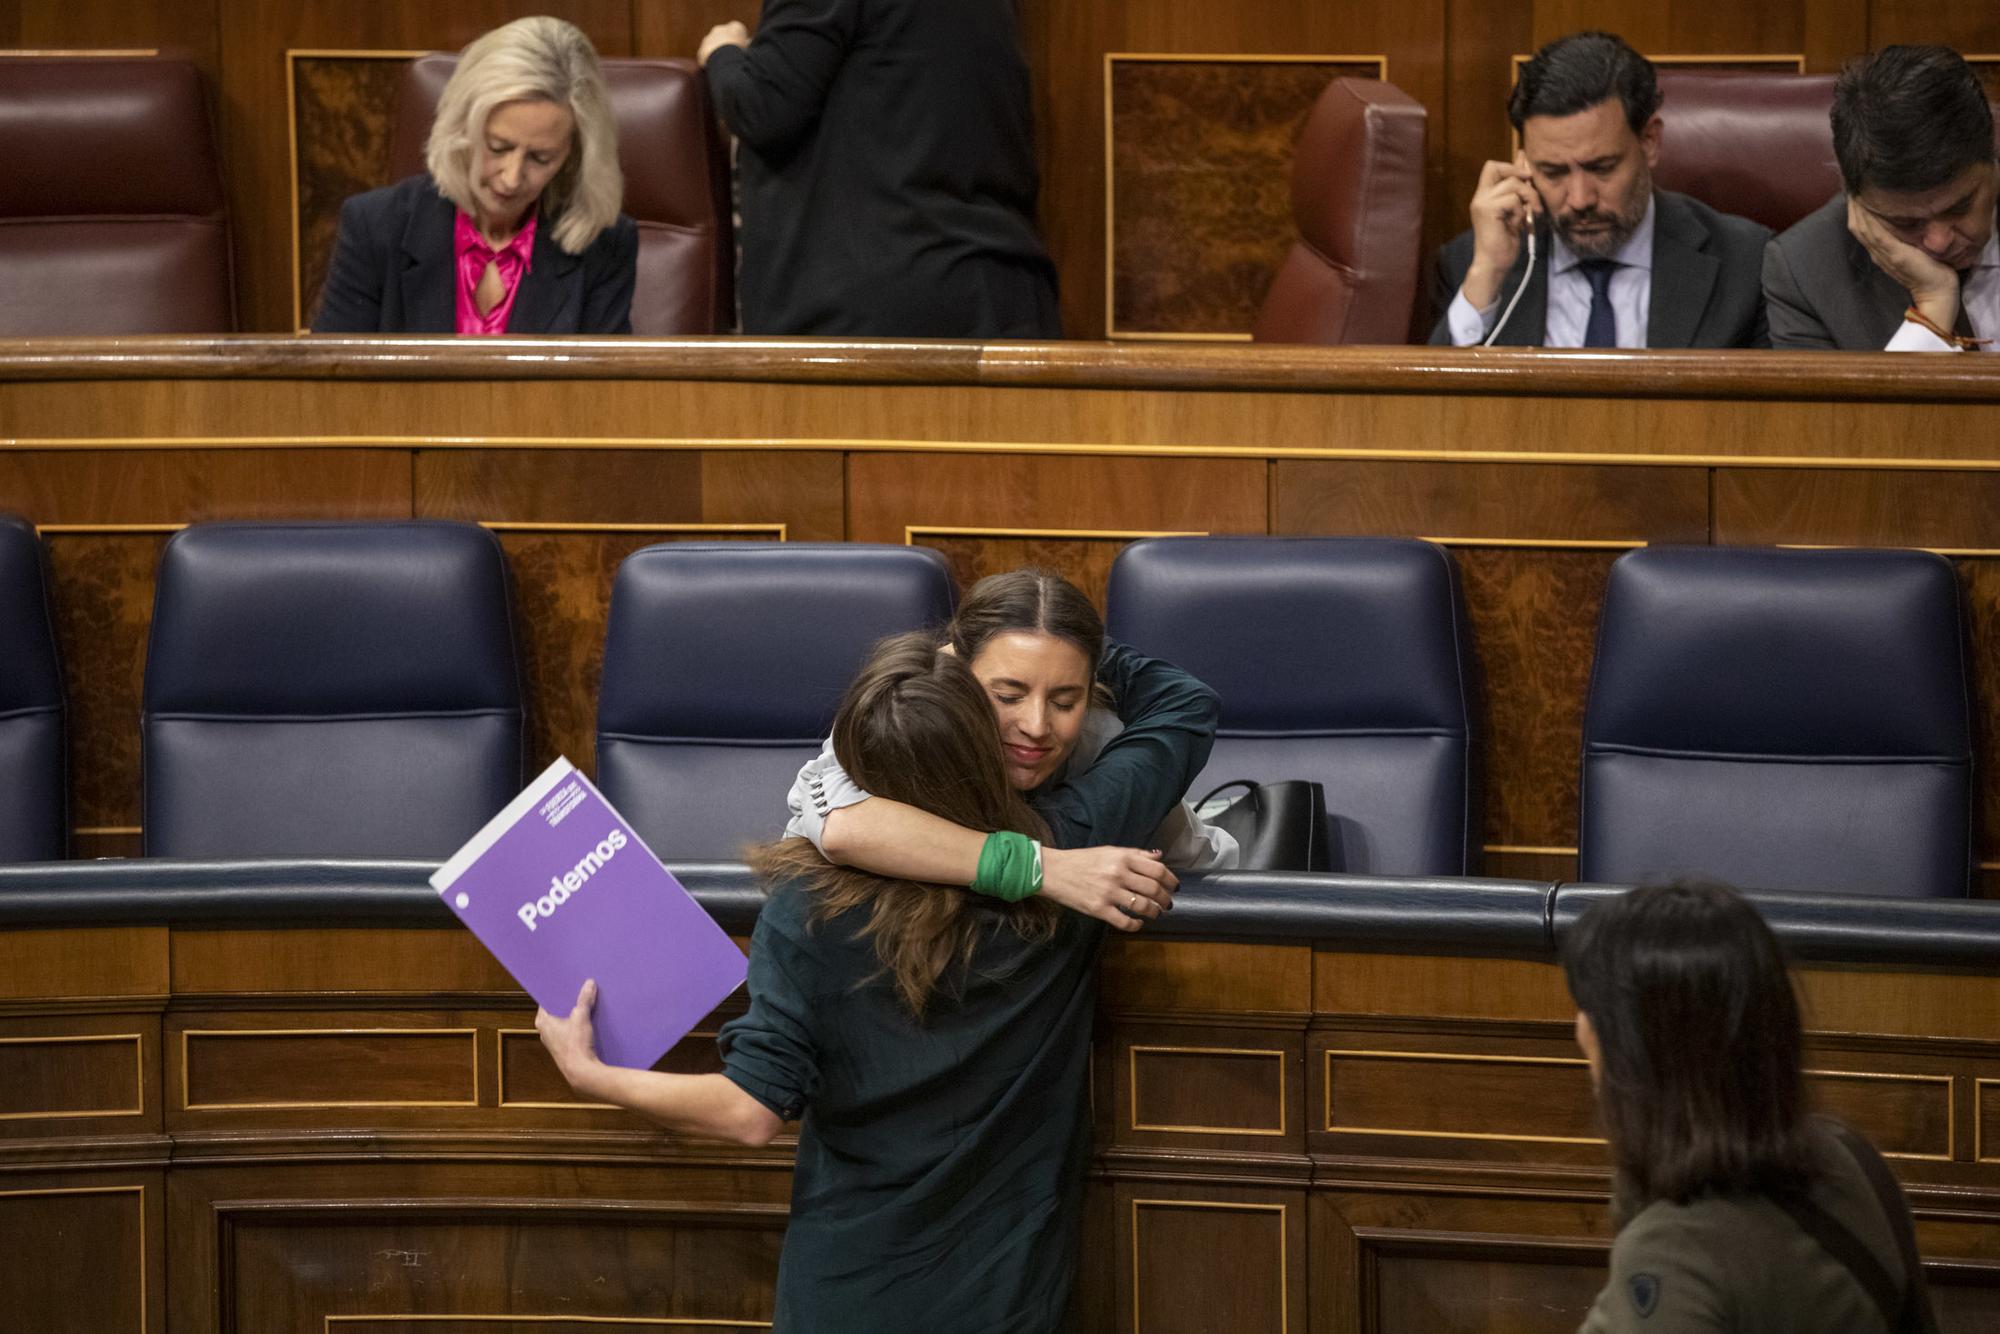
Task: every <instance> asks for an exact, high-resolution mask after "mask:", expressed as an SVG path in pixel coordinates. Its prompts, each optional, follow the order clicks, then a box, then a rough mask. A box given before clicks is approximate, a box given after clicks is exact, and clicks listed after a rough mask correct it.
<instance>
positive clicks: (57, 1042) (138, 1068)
mask: <svg viewBox="0 0 2000 1334" xmlns="http://www.w3.org/2000/svg"><path fill="white" fill-rule="evenodd" d="M78 1042H129V1043H131V1044H132V1054H133V1062H132V1101H133V1104H134V1105H133V1106H131V1107H129V1108H126V1107H119V1108H114V1109H112V1110H110V1111H83V1112H0V1121H77V1120H85V1119H94V1118H96V1117H100V1116H106V1117H109V1116H144V1115H145V1114H146V1038H145V1035H144V1034H143V1033H70V1034H46V1035H44V1034H37V1035H35V1036H33V1037H19V1038H0V1047H22V1046H43V1047H48V1046H66V1045H70V1044H73V1043H78Z"/></svg>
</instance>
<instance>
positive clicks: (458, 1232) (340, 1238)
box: [221, 1196, 784, 1334]
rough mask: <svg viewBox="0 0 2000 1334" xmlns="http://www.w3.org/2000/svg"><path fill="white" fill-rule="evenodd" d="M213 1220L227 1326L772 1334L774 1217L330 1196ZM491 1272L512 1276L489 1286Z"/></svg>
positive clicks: (629, 1206)
mask: <svg viewBox="0 0 2000 1334" xmlns="http://www.w3.org/2000/svg"><path fill="white" fill-rule="evenodd" d="M224 1218H225V1223H224V1229H225V1231H224V1244H225V1247H226V1252H225V1253H226V1256H227V1269H226V1271H225V1272H226V1273H227V1274H228V1275H229V1279H230V1283H229V1287H228V1289H227V1290H226V1291H224V1292H223V1293H222V1294H221V1301H222V1305H223V1309H224V1310H225V1311H227V1312H228V1315H229V1318H228V1321H227V1324H226V1326H225V1327H227V1328H235V1329H243V1330H303V1329H308V1328H310V1329H312V1330H315V1331H318V1330H321V1329H324V1330H326V1331H328V1332H329V1334H354V1331H355V1329H356V1328H357V1327H358V1328H359V1329H361V1330H367V1331H369V1334H377V1332H378V1331H383V1330H401V1329H409V1328H411V1327H412V1326H414V1327H415V1328H416V1329H419V1330H422V1331H424V1334H429V1332H430V1331H432V1330H434V1329H436V1327H437V1326H436V1323H435V1322H434V1321H432V1320H428V1319H426V1320H422V1321H418V1320H416V1319H415V1317H417V1316H447V1317H451V1316H456V1317H460V1318H462V1319H463V1320H464V1321H465V1322H466V1323H467V1324H468V1325H475V1324H476V1327H477V1328H478V1329H479V1330H480V1331H481V1334H488V1332H489V1331H492V1330H496V1329H497V1330H506V1329H508V1328H509V1327H510V1325H512V1326H513V1327H514V1328H517V1329H529V1330H533V1331H535V1332H536V1334H540V1332H541V1331H543V1330H546V1329H547V1328H549V1325H548V1323H547V1321H548V1319H549V1318H553V1317H560V1318H565V1319H570V1320H576V1321H578V1322H579V1323H584V1324H587V1325H588V1327H589V1329H590V1330H591V1331H593V1334H595V1332H596V1331H603V1330H607V1329H609V1330H618V1329H632V1330H643V1329H646V1328H648V1327H651V1328H667V1329H672V1330H674V1331H676V1332H677V1334H678V1331H682V1330H687V1329H690V1328H692V1329H693V1330H697V1331H702V1334H709V1332H710V1331H714V1334H748V1331H751V1330H756V1329H765V1328H769V1325H770V1316H771V1290H772V1284H773V1281H774V1279H775V1276H776V1273H777V1259H778V1247H779V1243H780V1240H781V1238H782V1235H783V1227H784V1216H783V1213H782V1211H779V1212H776V1213H775V1216H774V1214H773V1212H772V1211H768V1210H761V1209H758V1210H752V1209H725V1208H714V1207H711V1208H707V1209H702V1208H698V1207H688V1206H681V1207H678V1208H676V1207H672V1206H666V1205H660V1204H653V1203H650V1202H647V1201H643V1200H621V1201H610V1200H600V1201H595V1202H582V1201H578V1202H572V1203H567V1204H566V1205H565V1206H564V1207H563V1208H561V1209H559V1210H558V1209H553V1208H550V1207H549V1206H548V1204H547V1202H546V1201H545V1200H543V1199H539V1198H535V1197H532V1196H523V1197H516V1198H511V1199H510V1198H505V1197H502V1198H497V1199H495V1198H488V1199H484V1200H475V1201H468V1202H466V1203H463V1204H459V1205H456V1206H452V1207H443V1208H438V1207H433V1208H429V1209H421V1208H419V1209H411V1208H395V1207H387V1208H385V1207H381V1206H376V1207H372V1208H371V1207H368V1206H366V1205H356V1204H342V1203H337V1202H333V1201H329V1202H328V1203H327V1204H325V1205H323V1206H318V1207H313V1206H307V1207H300V1208H295V1209H289V1210H286V1211H284V1212H283V1213H282V1214H276V1215H275V1216H274V1215H273V1213H272V1212H270V1211H256V1212H248V1211H245V1212H241V1213H236V1212H226V1213H225V1214H224ZM523 1257H529V1261H528V1262H526V1263H523V1262H522V1261H523ZM499 1274H505V1275H508V1276H509V1277H508V1278H507V1280H506V1281H505V1283H504V1285H503V1286H497V1287H496V1285H495V1284H494V1283H493V1282H492V1276H494V1275H499ZM538 1316H539V1317H542V1318H543V1319H542V1320H539V1321H537V1320H535V1319H534V1317H538ZM396 1317H402V1320H401V1321H400V1322H399V1321H398V1320H397V1319H396ZM494 1317H502V1319H501V1320H499V1321H498V1322H497V1323H496V1322H495V1320H494ZM507 1318H511V1319H507ZM641 1321H645V1323H640V1322H641ZM627 1322H632V1323H627ZM556 1327H557V1328H560V1325H558V1326H556Z"/></svg>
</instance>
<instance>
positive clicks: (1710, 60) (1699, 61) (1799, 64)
mask: <svg viewBox="0 0 2000 1334" xmlns="http://www.w3.org/2000/svg"><path fill="white" fill-rule="evenodd" d="M1530 59H1531V57H1529V56H1525V55H1521V54H1519V53H1516V54H1515V55H1514V56H1513V57H1511V68H1512V70H1513V74H1514V78H1515V81H1516V82H1518V81H1519V80H1520V78H1521V66H1523V65H1525V64H1527V63H1528V61H1529V60H1530ZM1646 59H1648V60H1650V61H1652V62H1653V63H1654V64H1655V65H1790V66H1791V67H1792V73H1794V74H1804V73H1805V72H1806V58H1805V57H1804V56H1803V55H1800V54H1799V53H1797V52H1792V51H1786V52H1778V51H1773V52H1772V53H1770V54H1769V55H1757V54H1755V53H1754V52H1753V53H1737V54H1733V55H1715V56H1703V55H1671V56H1647V57H1646ZM1966 59H1967V60H1973V59H1976V57H1973V56H1967V57H1966Z"/></svg>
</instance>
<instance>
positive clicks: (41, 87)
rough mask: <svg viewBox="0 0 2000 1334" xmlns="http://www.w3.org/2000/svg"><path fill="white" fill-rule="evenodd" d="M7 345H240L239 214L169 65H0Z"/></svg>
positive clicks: (97, 60) (45, 61) (1, 302)
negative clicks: (155, 341)
mask: <svg viewBox="0 0 2000 1334" xmlns="http://www.w3.org/2000/svg"><path fill="white" fill-rule="evenodd" d="M0 144H5V145H6V169H5V170H4V171H0V335H6V336H30V335H99V334H166V333H183V334H190V333H230V332H233V331H234V330H235V328H236V301H235V290H234V289H235V280H234V273H233V270H232V267H231V262H230V254H229V207H228V202H227V200H226V199H225V197H224V195H223V191H222V167H221V159H220V158H219V157H218V156H217V153H216V145H215V132H214V127H213V125H212V124H211V122H210V120H209V115H208V103H207V99H206V98H205V96H204V94H203V92H202V80H201V74H200V71H198V70H197V69H196V68H195V67H194V64H193V63H192V62H191V61H188V60H186V59H184V58H179V57H172V56H86V55H75V56H69V55H57V56H5V55H0Z"/></svg>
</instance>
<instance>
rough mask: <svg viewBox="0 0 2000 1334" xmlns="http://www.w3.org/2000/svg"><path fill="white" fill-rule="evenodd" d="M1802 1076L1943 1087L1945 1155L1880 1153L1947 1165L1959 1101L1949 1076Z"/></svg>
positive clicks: (1833, 1073)
mask: <svg viewBox="0 0 2000 1334" xmlns="http://www.w3.org/2000/svg"><path fill="white" fill-rule="evenodd" d="M1801 1073H1803V1074H1807V1075H1815V1076H1818V1077H1819V1078H1821V1079H1883V1080H1888V1081H1890V1082H1892V1083H1904V1084H1942V1085H1944V1152H1943V1153H1903V1152H1892V1151H1891V1150H1889V1149H1881V1150H1880V1152H1881V1154H1882V1156H1883V1157H1884V1158H1908V1159H1910V1160H1911V1161H1913V1162H1926V1163H1948V1162H1950V1161H1951V1153H1952V1149H1953V1148H1954V1147H1955V1146H1956V1145H1957V1144H1958V1099H1956V1098H1955V1097H1953V1096H1952V1094H1953V1092H1954V1089H1953V1085H1954V1083H1955V1082H1956V1080H1955V1078H1954V1077H1953V1076H1951V1075H1921V1074H1904V1073H1902V1072H1900V1071H1893V1070H1805V1071H1802V1072H1801Z"/></svg>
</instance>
